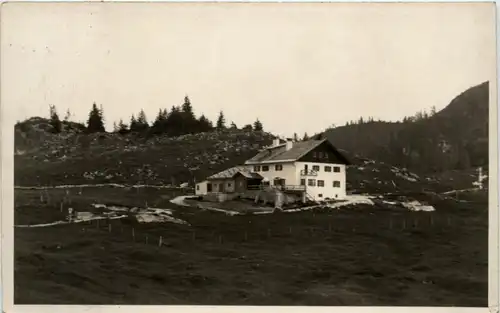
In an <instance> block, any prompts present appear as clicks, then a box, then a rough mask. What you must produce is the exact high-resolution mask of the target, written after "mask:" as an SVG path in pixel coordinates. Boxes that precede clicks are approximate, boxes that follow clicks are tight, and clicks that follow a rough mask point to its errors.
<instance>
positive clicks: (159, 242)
mask: <svg viewBox="0 0 500 313" xmlns="http://www.w3.org/2000/svg"><path fill="white" fill-rule="evenodd" d="M162 244H163V237H162V236H160V240H159V241H158V247H161V245H162Z"/></svg>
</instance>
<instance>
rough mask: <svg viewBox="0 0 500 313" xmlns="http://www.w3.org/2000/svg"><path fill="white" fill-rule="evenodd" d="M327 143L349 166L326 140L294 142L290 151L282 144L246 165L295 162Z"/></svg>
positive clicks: (267, 149)
mask: <svg viewBox="0 0 500 313" xmlns="http://www.w3.org/2000/svg"><path fill="white" fill-rule="evenodd" d="M325 141H326V142H328V143H329V144H330V145H331V147H332V148H333V150H334V151H335V154H337V156H339V158H340V159H342V160H344V161H345V163H346V164H349V161H348V160H347V159H346V158H345V157H344V156H343V155H342V154H341V153H340V152H339V151H338V150H337V149H336V148H335V147H334V146H333V145H332V144H331V142H330V141H328V139H326V138H325V139H322V140H307V141H299V142H294V143H293V145H292V148H291V149H290V150H288V151H287V150H286V144H281V145H279V146H276V147H268V148H266V149H264V150H262V151H260V152H259V153H258V154H257V155H256V156H254V157H253V158H251V159H249V160H247V161H246V162H245V164H260V163H273V162H295V161H297V160H298V159H300V158H301V157H303V156H304V155H306V154H307V153H308V152H310V151H312V150H313V149H315V148H316V147H318V146H319V145H320V144H322V143H323V142H325Z"/></svg>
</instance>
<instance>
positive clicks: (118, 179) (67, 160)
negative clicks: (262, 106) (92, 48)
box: [15, 131, 272, 186]
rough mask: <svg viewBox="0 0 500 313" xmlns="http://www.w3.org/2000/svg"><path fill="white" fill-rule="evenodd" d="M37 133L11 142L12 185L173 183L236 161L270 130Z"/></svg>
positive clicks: (262, 143) (268, 138)
mask: <svg viewBox="0 0 500 313" xmlns="http://www.w3.org/2000/svg"><path fill="white" fill-rule="evenodd" d="M42 136H43V137H42ZM26 137H27V136H26ZM40 137H42V138H43V139H42V140H36V141H35V140H33V139H31V140H32V141H34V142H35V143H36V144H31V145H29V146H28V145H22V144H19V145H17V142H16V147H18V149H17V153H16V156H15V183H16V185H27V186H33V185H58V184H89V183H106V182H113V183H129V184H174V185H178V184H180V183H183V182H192V181H193V177H195V178H196V179H198V180H200V179H203V178H204V177H206V176H208V175H211V174H213V173H214V172H217V171H220V170H222V169H224V168H226V167H228V166H233V165H235V164H238V163H241V162H243V161H245V160H247V159H249V158H250V157H251V156H253V155H254V154H255V153H257V151H258V149H260V148H261V147H263V146H266V145H269V144H270V143H271V142H272V136H271V135H270V134H267V133H264V132H244V131H225V132H209V133H199V134H194V135H184V136H180V137H174V138H169V137H165V136H160V137H153V138H150V139H145V138H141V137H137V136H134V135H126V136H121V135H119V134H109V133H107V134H91V135H86V134H78V133H69V134H58V135H53V134H47V133H44V132H42V135H40ZM26 141H27V140H26V139H24V141H21V142H26Z"/></svg>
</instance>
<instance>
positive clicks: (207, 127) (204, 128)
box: [198, 114, 214, 132]
mask: <svg viewBox="0 0 500 313" xmlns="http://www.w3.org/2000/svg"><path fill="white" fill-rule="evenodd" d="M213 128H214V126H213V124H212V122H211V121H210V120H209V119H208V118H206V116H205V115H203V114H202V115H201V116H200V118H199V119H198V129H199V130H200V132H209V131H211V130H212V129H213Z"/></svg>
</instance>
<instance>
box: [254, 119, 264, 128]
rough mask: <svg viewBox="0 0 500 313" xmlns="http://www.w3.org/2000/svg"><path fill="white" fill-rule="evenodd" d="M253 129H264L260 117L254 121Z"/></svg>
mask: <svg viewBox="0 0 500 313" xmlns="http://www.w3.org/2000/svg"><path fill="white" fill-rule="evenodd" d="M253 130H255V131H262V130H263V128H262V123H261V122H260V121H259V119H257V120H256V121H255V122H254V123H253Z"/></svg>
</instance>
